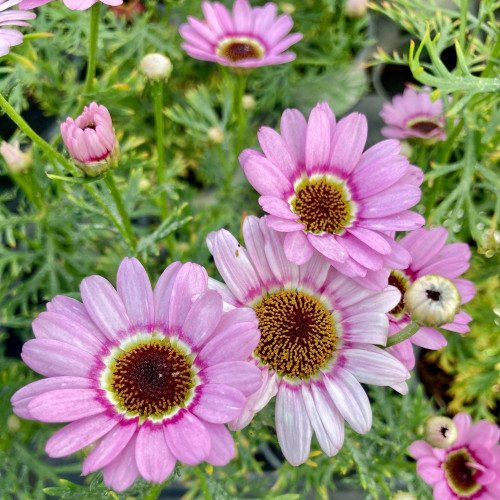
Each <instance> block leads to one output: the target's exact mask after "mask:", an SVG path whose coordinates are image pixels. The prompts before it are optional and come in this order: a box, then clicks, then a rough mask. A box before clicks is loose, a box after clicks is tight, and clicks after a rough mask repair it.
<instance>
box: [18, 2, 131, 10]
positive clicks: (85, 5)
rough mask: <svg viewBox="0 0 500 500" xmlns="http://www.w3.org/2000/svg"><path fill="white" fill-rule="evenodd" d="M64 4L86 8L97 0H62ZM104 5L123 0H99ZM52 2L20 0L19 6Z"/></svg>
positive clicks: (26, 7)
mask: <svg viewBox="0 0 500 500" xmlns="http://www.w3.org/2000/svg"><path fill="white" fill-rule="evenodd" d="M63 1H64V5H66V7H68V9H71V10H86V9H89V8H90V7H92V5H94V4H95V3H97V2H98V1H99V0H63ZM100 1H101V2H102V3H105V4H106V5H121V4H122V3H123V0H100ZM49 2H52V0H22V2H21V7H22V8H23V9H34V8H35V7H40V5H45V4H46V3H49Z"/></svg>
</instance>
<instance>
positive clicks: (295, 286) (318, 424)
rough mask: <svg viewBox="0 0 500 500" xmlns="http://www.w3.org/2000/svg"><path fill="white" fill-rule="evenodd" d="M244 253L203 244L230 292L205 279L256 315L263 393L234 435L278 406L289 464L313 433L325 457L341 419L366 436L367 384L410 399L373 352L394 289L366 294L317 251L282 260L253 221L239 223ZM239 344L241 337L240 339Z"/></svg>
mask: <svg viewBox="0 0 500 500" xmlns="http://www.w3.org/2000/svg"><path fill="white" fill-rule="evenodd" d="M243 238H244V240H245V245H246V249H245V248H244V247H242V246H241V245H240V244H239V243H238V241H237V240H236V239H235V238H234V237H233V236H232V235H231V234H230V233H229V232H228V231H226V230H224V229H221V230H220V231H217V232H215V233H211V234H210V235H209V236H208V238H207V243H208V246H209V249H210V251H211V253H212V255H213V257H214V261H215V264H216V266H217V269H218V270H219V272H220V274H221V276H222V278H223V279H224V281H225V283H226V285H223V284H222V283H219V282H217V281H214V280H209V287H213V288H215V289H216V290H219V291H220V292H221V294H222V296H223V297H224V300H225V302H226V303H227V307H241V306H250V307H253V308H254V309H255V311H256V313H257V318H258V321H259V329H260V333H261V340H260V342H259V345H258V346H257V348H256V349H255V351H254V352H253V355H252V359H253V361H254V363H255V364H256V365H257V366H259V368H260V369H261V370H262V385H261V387H260V388H259V390H258V391H256V392H255V393H254V394H253V395H251V396H250V397H249V398H248V401H247V404H246V406H245V410H244V412H243V413H242V414H241V416H240V417H238V418H236V419H235V420H234V421H233V422H232V424H231V425H230V428H232V429H242V428H243V427H245V426H246V425H248V424H249V423H250V421H251V420H252V418H253V416H254V414H255V413H256V412H258V411H260V410H261V409H262V408H263V407H264V406H265V405H266V404H267V403H268V402H269V400H270V399H271V398H272V397H274V396H275V395H277V399H276V431H277V435H278V441H279V444H280V446H281V449H282V451H283V454H284V455H285V457H286V459H287V460H288V461H289V462H290V463H291V464H292V465H300V464H302V463H303V462H305V461H306V460H307V458H308V456H309V450H310V444H311V438H312V434H313V432H314V433H315V434H316V438H317V440H318V442H319V444H320V446H321V448H322V449H323V451H324V452H325V453H326V454H328V455H329V456H333V455H335V454H336V453H337V452H338V451H339V450H340V448H341V447H342V444H343V441H344V420H346V421H347V422H348V423H349V424H350V426H351V427H352V428H353V429H354V430H355V431H356V432H359V433H365V432H368V430H369V429H370V427H371V423H372V413H371V407H370V402H369V400H368V397H367V395H366V393H365V391H364V389H363V387H362V386H361V383H370V384H375V385H383V386H386V385H387V386H394V388H395V389H397V390H399V391H400V392H402V393H404V392H405V391H406V390H407V388H406V383H405V380H406V379H408V378H409V373H408V371H407V370H406V368H405V367H404V366H403V365H402V364H401V363H400V362H399V361H397V360H396V359H395V358H394V357H393V356H391V355H390V354H389V353H388V352H386V351H385V350H383V349H381V348H379V347H376V346H375V345H374V344H378V345H385V343H386V341H387V329H388V318H387V315H386V312H387V311H389V310H390V309H391V308H392V307H394V305H395V304H397V302H398V301H399V292H398V291H397V289H395V288H394V287H387V289H386V290H385V291H382V292H377V291H373V290H368V289H367V288H364V287H362V286H360V285H358V284H357V283H356V282H355V281H353V280H352V279H350V278H348V277H346V276H344V275H343V274H340V273H339V272H337V271H336V270H335V269H333V268H332V267H331V266H330V264H329V263H328V261H327V260H326V259H325V258H324V257H323V256H322V255H321V254H319V253H318V252H315V254H314V255H313V256H312V257H311V259H310V260H309V261H308V262H307V263H306V264H303V265H301V266H297V265H295V264H292V263H291V262H290V261H289V260H288V259H287V258H286V257H285V254H284V252H283V239H284V235H283V234H282V233H279V232H277V231H275V230H273V229H271V228H270V227H269V226H268V225H267V224H266V223H265V221H264V219H258V218H257V217H252V216H249V217H246V218H245V221H244V223H243ZM236 337H237V336H236Z"/></svg>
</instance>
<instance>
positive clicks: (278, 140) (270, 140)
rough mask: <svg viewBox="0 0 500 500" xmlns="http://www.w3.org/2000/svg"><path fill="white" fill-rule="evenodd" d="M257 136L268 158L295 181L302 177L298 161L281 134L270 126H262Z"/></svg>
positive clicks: (287, 176)
mask: <svg viewBox="0 0 500 500" xmlns="http://www.w3.org/2000/svg"><path fill="white" fill-rule="evenodd" d="M257 137H258V138H259V144H260V147H261V148H262V151H264V154H265V155H266V157H267V159H268V160H270V161H271V162H272V163H273V164H274V165H276V167H278V169H279V170H280V171H281V172H282V173H283V174H284V175H285V177H286V178H287V179H290V180H291V181H292V182H294V180H295V179H297V178H298V177H300V171H299V169H298V166H297V163H296V161H295V159H294V158H293V156H292V153H291V152H290V150H289V149H288V146H287V144H286V142H285V141H284V140H283V139H282V137H281V135H279V134H278V132H276V131H275V130H273V129H272V128H269V127H261V129H260V130H259V132H258V134H257Z"/></svg>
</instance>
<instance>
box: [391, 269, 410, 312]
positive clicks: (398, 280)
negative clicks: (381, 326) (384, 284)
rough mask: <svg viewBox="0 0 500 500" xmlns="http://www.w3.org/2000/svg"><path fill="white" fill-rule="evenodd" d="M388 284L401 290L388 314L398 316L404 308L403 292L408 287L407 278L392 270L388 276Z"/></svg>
mask: <svg viewBox="0 0 500 500" xmlns="http://www.w3.org/2000/svg"><path fill="white" fill-rule="evenodd" d="M389 285H392V286H395V287H396V288H397V289H398V290H399V291H400V292H401V298H400V299H399V303H398V305H397V306H396V307H395V308H394V309H392V310H391V311H389V314H392V315H393V316H396V317H398V316H399V315H401V314H403V313H404V310H405V293H406V289H407V288H408V278H407V277H406V276H405V275H404V274H403V273H401V272H399V271H392V272H391V274H390V276H389Z"/></svg>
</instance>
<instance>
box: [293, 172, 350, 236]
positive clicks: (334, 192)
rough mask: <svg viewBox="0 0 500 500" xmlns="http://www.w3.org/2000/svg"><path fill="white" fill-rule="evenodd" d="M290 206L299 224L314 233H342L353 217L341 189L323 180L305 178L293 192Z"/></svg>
mask: <svg viewBox="0 0 500 500" xmlns="http://www.w3.org/2000/svg"><path fill="white" fill-rule="evenodd" d="M290 205H291V207H292V210H293V211H294V212H295V213H296V214H298V215H300V219H299V220H298V222H302V223H303V224H305V225H306V230H307V231H309V232H311V233H316V234H317V233H330V234H342V233H343V232H344V230H345V229H344V228H346V227H349V225H350V223H351V220H352V219H353V215H354V213H353V212H354V211H353V207H352V203H351V202H350V201H349V200H348V196H347V194H346V192H345V189H344V187H343V186H342V185H341V184H337V183H335V182H333V181H330V180H328V179H326V178H324V177H323V178H321V179H317V180H311V179H304V180H303V181H302V182H301V183H300V184H299V185H298V186H297V188H296V189H295V196H294V197H293V199H292V200H291V202H290Z"/></svg>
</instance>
